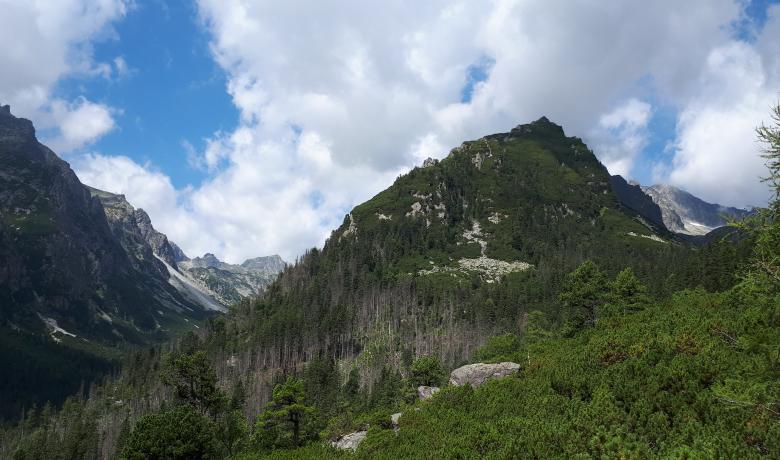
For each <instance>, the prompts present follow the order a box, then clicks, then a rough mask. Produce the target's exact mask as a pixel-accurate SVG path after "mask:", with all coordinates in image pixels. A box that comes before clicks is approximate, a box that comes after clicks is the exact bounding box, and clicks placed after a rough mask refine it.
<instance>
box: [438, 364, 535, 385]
mask: <svg viewBox="0 0 780 460" xmlns="http://www.w3.org/2000/svg"><path fill="white" fill-rule="evenodd" d="M519 369H520V365H519V364H517V363H510V362H504V363H496V364H485V363H476V364H467V365H465V366H462V367H459V368H457V369H455V370H454V371H452V372H451V373H450V384H452V385H455V386H461V385H465V384H467V383H468V384H470V385H471V386H472V387H478V386H480V385H482V384H483V383H485V382H486V381H488V380H490V379H496V378H501V377H506V376H508V375H512V374H514V373H516V372H517V371H518V370H519Z"/></svg>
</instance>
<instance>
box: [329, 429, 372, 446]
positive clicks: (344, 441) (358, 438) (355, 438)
mask: <svg viewBox="0 0 780 460" xmlns="http://www.w3.org/2000/svg"><path fill="white" fill-rule="evenodd" d="M367 433H368V432H367V431H356V432H354V433H349V434H345V435H344V436H342V437H340V438H339V439H338V440H336V441H333V442H331V443H330V445H331V446H333V447H335V448H336V449H341V450H347V449H349V450H357V448H358V446H359V445H360V443H361V442H363V440H364V439H366V434H367Z"/></svg>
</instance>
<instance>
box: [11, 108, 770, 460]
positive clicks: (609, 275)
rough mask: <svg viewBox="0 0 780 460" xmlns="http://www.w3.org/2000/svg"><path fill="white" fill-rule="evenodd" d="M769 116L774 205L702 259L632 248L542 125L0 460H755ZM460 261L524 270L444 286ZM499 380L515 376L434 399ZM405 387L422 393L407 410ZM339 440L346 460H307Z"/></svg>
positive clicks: (681, 247) (360, 215)
mask: <svg viewBox="0 0 780 460" xmlns="http://www.w3.org/2000/svg"><path fill="white" fill-rule="evenodd" d="M774 117H775V118H774V121H775V124H773V125H771V126H768V127H765V126H762V127H760V128H759V129H758V136H759V138H760V140H761V141H763V144H764V147H765V158H766V161H767V167H768V172H767V179H766V182H767V184H768V185H769V186H770V187H771V188H772V191H773V193H774V200H773V201H772V202H771V203H770V205H769V206H768V207H767V208H765V209H760V210H758V211H757V212H756V213H754V214H753V215H752V216H751V217H749V218H747V219H745V220H744V221H741V222H733V223H732V228H731V230H730V231H729V232H725V233H724V234H723V235H722V236H721V237H719V238H717V239H716V240H715V241H712V242H708V243H707V244H705V245H703V246H697V245H694V244H691V243H690V242H687V241H683V240H678V239H676V238H675V236H674V235H672V234H668V233H662V234H659V235H656V239H650V238H637V237H635V236H634V235H637V234H638V235H646V234H648V232H650V231H651V230H649V229H648V228H647V227H646V226H644V225H643V224H642V221H641V219H639V218H638V217H637V216H635V215H632V214H631V213H630V212H629V211H627V210H625V209H623V208H622V207H621V206H620V204H619V203H618V202H617V200H616V199H615V197H614V195H613V194H612V193H611V192H610V189H609V184H608V173H607V172H606V168H604V167H603V166H602V165H601V164H600V163H599V162H598V160H596V158H595V156H594V155H593V153H592V152H591V151H590V150H589V149H588V148H587V147H586V146H585V145H584V144H583V143H582V142H581V140H579V139H577V138H569V137H566V136H565V135H564V134H563V130H562V129H561V128H560V127H559V126H557V125H554V124H552V123H550V122H549V121H548V120H546V119H540V120H539V121H537V122H534V123H532V124H530V125H524V127H519V128H516V130H513V131H512V132H511V133H505V134H502V135H494V136H488V137H486V138H483V139H480V140H478V141H473V142H467V143H464V144H463V145H462V146H461V147H459V148H458V149H455V150H454V151H453V152H452V154H451V155H450V156H449V157H448V158H447V159H445V160H442V161H441V162H439V163H438V164H437V165H435V166H433V167H429V168H416V169H415V170H413V171H411V172H410V173H409V174H407V175H405V176H402V177H400V178H399V179H398V180H397V181H396V183H395V184H394V185H393V186H392V187H391V188H389V189H387V190H385V191H384V192H382V193H380V194H379V195H377V196H376V197H374V198H373V199H371V200H369V201H368V202H366V203H364V204H362V205H360V206H358V207H356V208H355V209H354V210H353V211H352V213H350V214H349V215H348V216H347V217H345V220H344V224H343V225H342V226H341V227H340V228H339V229H337V230H336V231H334V233H333V234H332V236H331V238H330V239H329V240H328V242H327V243H326V245H325V247H324V248H322V249H313V250H311V251H309V252H308V253H307V254H306V255H304V256H303V257H302V258H301V259H300V260H299V261H298V262H297V263H296V264H295V265H294V266H292V267H288V268H287V269H286V270H285V272H284V273H283V274H282V275H281V277H280V278H279V279H278V280H277V281H276V282H275V283H274V284H272V285H271V286H270V287H269V289H268V291H267V292H266V293H265V294H264V295H263V296H262V297H261V298H259V299H256V300H251V301H244V302H241V303H239V304H237V305H235V306H234V307H233V308H232V309H231V311H230V312H229V313H228V314H227V315H225V316H223V317H218V318H214V319H212V320H210V321H209V324H208V327H207V328H206V330H204V331H202V332H201V333H199V334H194V333H190V334H187V335H185V336H183V337H182V338H181V339H180V340H178V341H177V342H176V343H171V344H169V345H165V346H157V347H150V348H147V349H143V350H136V351H135V352H133V353H131V354H129V355H128V356H127V357H126V358H125V360H124V363H123V365H122V370H121V371H119V372H117V373H116V374H115V375H112V376H110V377H108V378H106V379H105V380H104V382H103V383H102V384H98V385H92V386H90V388H86V389H84V391H83V393H82V394H79V395H76V396H73V397H71V398H69V399H68V400H67V401H66V402H65V404H64V405H63V406H62V407H52V406H51V405H45V406H43V407H31V408H28V409H26V410H25V413H24V415H23V417H22V420H21V421H20V422H19V423H18V424H16V425H13V426H8V427H5V428H4V429H3V431H2V438H1V439H0V449H1V450H0V456H2V457H3V458H6V457H8V458H14V459H44V458H46V459H56V458H63V459H71V458H125V459H151V458H171V459H173V458H181V459H184V458H236V459H259V458H352V457H355V458H483V457H484V458H583V459H585V458H630V459H643V458H777V457H779V456H780V346H778V344H780V295H779V294H780V292H779V291H778V287H780V284H779V283H780V221H778V217H780V107H778V108H776V109H775V110H774ZM410 209H411V210H410ZM415 210H420V212H422V213H423V214H422V215H421V216H418V215H416V214H415V212H414V211H415ZM381 216H386V217H387V216H390V217H389V218H382V217H381ZM474 222H478V223H481V224H482V227H479V226H477V225H475V224H474ZM632 234H633V235H632ZM651 235H655V234H653V233H651ZM658 240H661V241H660V242H659V241H658ZM480 258H481V259H482V260H485V259H489V260H497V261H503V262H507V263H509V262H513V261H523V262H526V263H528V264H529V265H530V266H531V267H533V268H531V269H527V270H517V271H514V272H509V273H505V274H503V275H502V276H501V277H500V278H492V277H491V275H489V274H488V273H486V272H484V271H482V272H481V271H479V270H461V269H459V268H458V265H457V262H458V261H462V260H464V259H466V260H474V259H480ZM504 361H511V362H514V363H517V364H519V365H520V370H519V371H518V372H517V373H516V374H515V375H512V376H510V377H506V378H503V379H496V380H492V381H490V382H488V383H486V384H484V385H481V386H480V387H478V388H472V387H471V386H469V385H465V386H453V385H447V380H448V374H449V371H450V370H452V369H454V368H456V367H458V366H460V365H463V364H466V363H474V362H484V363H493V362H504ZM421 385H426V386H441V387H442V389H441V391H440V392H438V393H437V394H436V395H435V396H433V397H432V398H430V399H426V400H423V401H421V400H419V398H418V395H417V388H418V387H419V386H421ZM397 413H400V414H401V415H400V418H399V419H398V420H397V426H396V424H394V423H393V422H392V420H391V414H397ZM359 430H365V431H367V434H366V437H365V440H364V441H363V442H362V443H360V445H359V447H358V448H357V449H356V450H355V451H354V452H352V451H343V450H338V449H336V448H334V447H332V446H331V445H330V443H329V442H330V441H332V440H335V439H338V438H339V437H341V436H343V435H345V434H348V433H351V432H355V431H359Z"/></svg>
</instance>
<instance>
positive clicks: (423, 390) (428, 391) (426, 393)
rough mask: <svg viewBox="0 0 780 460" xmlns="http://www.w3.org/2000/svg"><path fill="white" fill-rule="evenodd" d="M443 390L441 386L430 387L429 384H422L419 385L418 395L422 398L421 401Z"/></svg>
mask: <svg viewBox="0 0 780 460" xmlns="http://www.w3.org/2000/svg"><path fill="white" fill-rule="evenodd" d="M439 390H441V389H440V388H439V387H428V386H425V385H423V386H420V387H417V396H418V397H419V398H420V400H421V401H425V400H426V399H430V398H431V397H433V395H435V394H436V393H438V392H439Z"/></svg>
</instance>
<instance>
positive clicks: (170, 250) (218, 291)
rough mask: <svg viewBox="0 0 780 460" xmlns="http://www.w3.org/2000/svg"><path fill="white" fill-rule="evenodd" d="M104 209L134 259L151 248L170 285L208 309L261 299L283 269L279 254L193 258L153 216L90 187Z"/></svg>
mask: <svg viewBox="0 0 780 460" xmlns="http://www.w3.org/2000/svg"><path fill="white" fill-rule="evenodd" d="M88 189H89V191H90V193H92V195H93V196H95V197H97V198H98V199H99V200H100V202H101V203H102V204H103V208H104V209H105V210H106V217H107V218H108V222H109V225H110V226H111V228H112V230H113V232H114V234H115V235H116V236H117V237H118V238H119V239H120V241H121V242H122V246H123V247H124V248H125V250H126V251H127V252H128V253H130V254H137V255H141V254H143V253H144V251H145V250H146V248H147V247H149V248H151V250H152V254H153V255H154V256H155V257H156V258H157V259H159V260H160V261H161V262H162V263H163V264H165V267H166V269H167V272H168V274H169V275H170V277H169V282H170V283H171V284H172V285H173V286H174V287H176V289H177V290H178V291H179V292H181V294H182V295H183V296H185V297H186V298H188V299H189V300H190V301H192V302H195V303H197V304H199V305H201V306H203V307H204V308H207V309H211V310H218V311H225V309H226V307H228V306H229V305H231V304H234V303H236V302H239V301H240V300H242V299H245V298H248V297H254V296H257V295H259V294H260V293H261V292H262V291H263V289H264V288H265V287H266V286H267V285H268V284H269V283H270V282H271V281H273V280H274V279H275V278H276V275H277V274H278V273H279V272H280V271H282V270H283V269H284V267H285V262H284V261H283V260H282V258H281V257H279V256H278V255H273V256H266V257H257V258H254V259H247V260H246V261H244V262H243V263H242V264H241V265H234V264H228V263H226V262H222V261H221V260H219V259H217V257H216V256H214V255H213V254H205V255H204V256H203V257H196V258H194V259H190V258H189V257H187V255H186V254H184V251H182V250H181V248H179V246H177V245H176V243H174V242H172V241H170V240H168V237H167V236H166V235H164V234H163V233H160V232H158V231H157V230H155V228H154V226H152V223H151V220H150V219H149V215H148V214H147V213H146V212H145V211H144V210H143V209H135V208H133V206H132V205H131V204H130V203H128V202H127V200H126V199H125V196H124V195H117V194H113V193H109V192H105V191H103V190H98V189H95V188H92V187H88Z"/></svg>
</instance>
